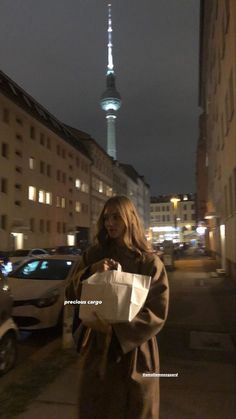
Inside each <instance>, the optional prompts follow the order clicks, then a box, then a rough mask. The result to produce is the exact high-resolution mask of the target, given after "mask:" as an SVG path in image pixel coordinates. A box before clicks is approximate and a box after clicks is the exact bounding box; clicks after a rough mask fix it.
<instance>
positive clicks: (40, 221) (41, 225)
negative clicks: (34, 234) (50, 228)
mask: <svg viewBox="0 0 236 419" xmlns="http://www.w3.org/2000/svg"><path fill="white" fill-rule="evenodd" d="M39 231H40V233H44V220H42V219H41V220H39Z"/></svg>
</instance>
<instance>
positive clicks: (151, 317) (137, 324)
mask: <svg viewBox="0 0 236 419" xmlns="http://www.w3.org/2000/svg"><path fill="white" fill-rule="evenodd" d="M152 264H153V266H152V281H151V286H150V290H149V293H148V296H147V299H146V302H145V304H144V306H143V308H142V309H141V310H140V312H139V313H138V314H137V316H135V318H134V319H133V320H132V321H131V322H127V323H117V324H113V325H112V328H113V331H114V332H115V334H116V337H117V339H118V341H119V344H120V346H121V349H122V352H123V353H124V354H125V353H127V352H129V351H131V350H133V349H134V348H135V347H137V346H140V345H141V344H142V343H144V342H146V341H148V340H149V339H151V338H152V337H153V336H155V335H156V334H157V333H159V332H160V330H161V329H162V327H163V325H164V323H165V321H166V318H167V313H168V304H169V286H168V279H167V275H166V271H165V268H164V265H163V263H162V262H161V261H160V260H159V258H155V259H154V261H153V263H152Z"/></svg>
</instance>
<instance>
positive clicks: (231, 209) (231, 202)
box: [229, 176, 234, 215]
mask: <svg viewBox="0 0 236 419" xmlns="http://www.w3.org/2000/svg"><path fill="white" fill-rule="evenodd" d="M233 211H234V208H233V183H232V177H231V176H230V178H229V215H232V214H233Z"/></svg>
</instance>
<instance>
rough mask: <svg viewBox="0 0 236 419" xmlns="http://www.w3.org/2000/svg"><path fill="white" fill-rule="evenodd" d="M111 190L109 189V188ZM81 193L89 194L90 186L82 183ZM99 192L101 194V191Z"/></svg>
mask: <svg viewBox="0 0 236 419" xmlns="http://www.w3.org/2000/svg"><path fill="white" fill-rule="evenodd" d="M108 188H109V187H108ZM109 190H110V188H109V189H108V191H109ZM81 191H82V192H87V193H88V191H89V188H88V185H87V183H85V182H83V183H82V185H81ZM99 192H100V190H99Z"/></svg>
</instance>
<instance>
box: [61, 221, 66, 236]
mask: <svg viewBox="0 0 236 419" xmlns="http://www.w3.org/2000/svg"><path fill="white" fill-rule="evenodd" d="M62 231H63V233H64V234H65V233H66V223H63V224H62Z"/></svg>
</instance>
